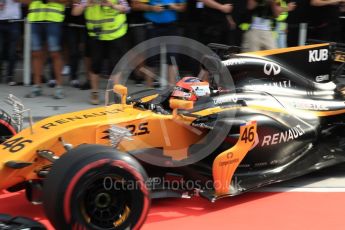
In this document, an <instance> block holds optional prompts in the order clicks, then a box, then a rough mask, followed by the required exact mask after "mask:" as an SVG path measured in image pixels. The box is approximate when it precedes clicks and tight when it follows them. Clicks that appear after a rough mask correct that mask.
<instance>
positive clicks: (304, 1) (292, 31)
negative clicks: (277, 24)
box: [287, 0, 310, 47]
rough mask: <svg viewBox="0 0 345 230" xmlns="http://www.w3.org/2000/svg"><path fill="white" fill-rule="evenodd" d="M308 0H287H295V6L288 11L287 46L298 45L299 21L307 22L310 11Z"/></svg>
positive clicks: (293, 0)
mask: <svg viewBox="0 0 345 230" xmlns="http://www.w3.org/2000/svg"><path fill="white" fill-rule="evenodd" d="M309 1H310V0H298V1H296V0H292V1H291V0H289V1H287V2H288V3H289V2H296V8H295V9H294V10H293V11H290V12H289V17H288V18H287V24H288V29H287V30H288V32H287V45H288V46H289V47H292V46H298V45H299V30H300V23H307V22H308V19H309V13H310V6H309Z"/></svg>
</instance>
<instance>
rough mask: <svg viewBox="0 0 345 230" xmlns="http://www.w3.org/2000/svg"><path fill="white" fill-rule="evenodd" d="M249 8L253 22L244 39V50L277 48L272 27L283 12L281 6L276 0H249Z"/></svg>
mask: <svg viewBox="0 0 345 230" xmlns="http://www.w3.org/2000/svg"><path fill="white" fill-rule="evenodd" d="M247 8H248V9H249V10H251V11H252V21H251V25H250V29H249V30H248V31H247V32H245V34H244V37H243V43H242V47H243V48H244V50H245V51H258V50H265V49H274V48H277V43H276V40H275V39H274V34H273V31H272V26H273V23H274V20H275V18H276V17H278V15H279V14H280V13H282V12H283V10H282V8H281V7H280V5H279V4H278V3H277V2H276V1H275V0H247Z"/></svg>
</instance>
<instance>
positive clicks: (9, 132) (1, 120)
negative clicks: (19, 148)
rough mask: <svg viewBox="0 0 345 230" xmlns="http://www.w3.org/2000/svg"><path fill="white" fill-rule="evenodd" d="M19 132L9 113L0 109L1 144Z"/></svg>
mask: <svg viewBox="0 0 345 230" xmlns="http://www.w3.org/2000/svg"><path fill="white" fill-rule="evenodd" d="M17 131H18V128H17V127H16V125H14V122H13V119H12V118H11V116H10V115H8V113H6V112H5V111H3V110H2V109H0V144H1V143H3V142H5V141H6V140H7V139H9V138H11V137H12V136H13V135H15V134H16V133H17Z"/></svg>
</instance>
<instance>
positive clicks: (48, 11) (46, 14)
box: [23, 0, 66, 99]
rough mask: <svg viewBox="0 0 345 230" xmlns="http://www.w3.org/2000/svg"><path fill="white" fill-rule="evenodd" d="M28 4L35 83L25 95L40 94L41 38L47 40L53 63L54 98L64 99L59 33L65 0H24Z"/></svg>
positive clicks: (34, 95) (42, 44)
mask: <svg viewBox="0 0 345 230" xmlns="http://www.w3.org/2000/svg"><path fill="white" fill-rule="evenodd" d="M23 2H24V3H29V12H28V20H29V22H30V23H31V50H32V66H33V73H34V85H33V87H32V90H31V93H29V94H28V95H27V97H37V96H40V95H42V87H41V81H42V79H41V76H42V73H43V65H44V61H45V56H44V41H45V40H46V42H47V43H48V44H47V45H48V51H49V52H50V56H51V59H52V62H53V69H54V76H55V78H56V83H57V85H56V87H55V92H54V98H55V99H62V98H64V93H63V88H62V76H61V70H62V66H63V63H62V57H61V34H62V22H63V20H64V17H65V15H64V12H65V3H66V2H65V0H54V1H43V0H32V1H31V0H23Z"/></svg>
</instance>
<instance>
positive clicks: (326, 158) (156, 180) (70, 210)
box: [0, 44, 345, 229]
mask: <svg viewBox="0 0 345 230" xmlns="http://www.w3.org/2000/svg"><path fill="white" fill-rule="evenodd" d="M214 46H215V47H216V48H218V49H222V50H224V49H223V48H224V47H221V46H218V47H217V45H214ZM333 49H334V46H333V45H332V44H316V45H309V46H303V47H295V48H287V49H279V50H269V51H262V52H256V53H244V54H232V55H228V54H227V55H225V56H226V58H225V60H221V59H218V58H214V57H213V56H205V58H204V59H203V68H204V70H206V71H208V72H209V79H211V80H210V83H211V84H210V85H211V86H210V93H211V94H210V95H207V96H203V97H199V98H197V100H194V101H188V100H181V99H178V98H175V97H171V95H172V90H170V89H167V90H163V91H160V90H151V89H150V90H144V91H141V92H137V93H134V94H131V95H127V88H126V87H125V86H123V85H115V86H114V87H113V91H114V92H115V93H116V94H117V95H119V96H120V97H121V102H120V103H117V104H112V105H107V106H104V107H100V108H94V109H89V110H84V111H78V112H73V113H68V114H63V115H58V116H53V117H49V118H47V119H44V120H41V121H39V122H37V123H35V124H31V125H30V126H29V127H28V128H26V129H23V130H20V131H19V130H17V126H18V125H19V126H21V124H22V114H23V111H24V108H23V105H22V104H21V103H20V101H18V100H17V99H16V98H15V97H13V96H10V97H9V101H10V102H11V103H12V104H13V106H14V111H15V113H14V115H13V116H12V117H10V116H9V115H7V114H6V113H4V112H3V113H2V115H1V119H0V125H1V130H0V132H1V138H2V140H1V141H2V143H1V145H0V178H1V179H0V188H1V189H7V190H8V191H19V190H22V189H25V190H26V195H27V198H28V200H29V201H31V202H33V203H42V204H43V206H44V210H45V213H46V215H47V217H48V218H49V220H50V221H51V223H52V224H53V226H54V227H55V228H56V229H139V228H140V226H142V225H143V224H144V221H145V218H146V215H147V213H148V211H149V208H150V200H151V199H155V198H165V197H181V198H183V197H190V196H192V195H199V196H202V197H204V198H205V199H208V200H209V201H211V202H215V201H216V200H217V199H219V198H223V197H228V196H234V195H238V194H241V193H244V192H246V191H249V190H252V189H255V188H258V187H261V186H265V185H269V184H272V183H276V182H280V181H284V180H288V179H291V178H295V177H298V176H301V175H304V174H307V173H310V172H312V171H315V170H319V169H321V168H324V167H328V166H331V165H335V164H338V163H341V162H344V161H345V133H344V131H343V130H344V126H345V123H344V121H345V98H344V95H343V87H342V83H341V77H342V74H343V67H344V64H342V63H341V62H339V63H338V67H337V69H336V70H334V69H332V66H334V65H332V62H333V60H334V57H333V54H334V53H335V51H334V50H333ZM225 53H226V52H225ZM337 55H339V53H337ZM337 60H338V61H339V60H341V58H339V57H338V56H337ZM228 77H229V78H231V82H230V81H229V80H230V79H228ZM232 83H233V84H232ZM220 86H222V87H221V89H220ZM184 95H185V96H186V95H188V92H185V94H184ZM17 132H18V133H17ZM215 205H216V204H215Z"/></svg>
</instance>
